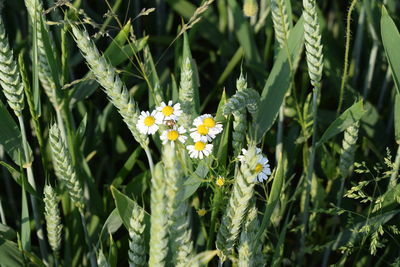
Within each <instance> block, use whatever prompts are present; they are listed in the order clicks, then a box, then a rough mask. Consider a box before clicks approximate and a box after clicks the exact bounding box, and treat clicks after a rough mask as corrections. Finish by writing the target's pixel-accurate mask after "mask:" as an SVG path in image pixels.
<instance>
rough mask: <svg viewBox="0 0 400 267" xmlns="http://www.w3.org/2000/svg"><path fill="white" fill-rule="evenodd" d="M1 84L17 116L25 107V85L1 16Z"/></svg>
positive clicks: (20, 114)
mask: <svg viewBox="0 0 400 267" xmlns="http://www.w3.org/2000/svg"><path fill="white" fill-rule="evenodd" d="M0 85H1V87H2V88H3V92H4V95H5V97H6V99H7V103H8V105H9V106H10V107H11V108H12V110H13V111H14V113H15V115H16V116H17V117H19V116H22V110H23V109H24V87H23V84H22V82H21V77H20V75H19V72H18V67H17V63H16V61H15V59H14V56H13V52H12V50H11V48H10V45H9V42H8V38H7V35H6V31H5V27H4V23H3V19H2V17H1V16H0Z"/></svg>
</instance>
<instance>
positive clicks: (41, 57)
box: [25, 0, 61, 110]
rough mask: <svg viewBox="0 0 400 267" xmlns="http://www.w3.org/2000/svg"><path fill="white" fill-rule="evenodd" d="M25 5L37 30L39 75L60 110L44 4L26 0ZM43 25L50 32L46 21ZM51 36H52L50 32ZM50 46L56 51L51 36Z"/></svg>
mask: <svg viewBox="0 0 400 267" xmlns="http://www.w3.org/2000/svg"><path fill="white" fill-rule="evenodd" d="M25 6H26V8H27V9H28V14H29V18H30V21H31V24H32V25H33V29H34V31H36V45H37V51H38V75H39V79H40V83H41V84H42V86H43V89H44V91H45V93H46V95H47V96H48V98H49V100H50V102H51V103H52V105H53V107H54V108H55V109H56V110H58V109H60V106H61V104H60V103H58V98H57V94H58V92H57V88H56V84H55V82H54V80H53V76H52V74H51V70H50V66H49V63H48V60H47V56H46V49H45V47H44V41H43V31H42V21H43V22H44V21H45V18H44V16H43V4H42V1H41V0H25ZM35 22H36V23H35ZM43 25H44V30H45V31H47V32H49V30H48V28H47V25H46V24H45V23H43ZM49 33H50V32H49ZM49 36H50V37H51V35H50V34H49ZM50 46H51V48H52V49H51V50H52V51H54V47H55V46H54V43H53V42H52V38H50Z"/></svg>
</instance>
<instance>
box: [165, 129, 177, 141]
mask: <svg viewBox="0 0 400 267" xmlns="http://www.w3.org/2000/svg"><path fill="white" fill-rule="evenodd" d="M178 137H179V133H178V131H175V130H172V131H169V132H168V134H167V138H168V140H171V141H175V140H176V139H178Z"/></svg>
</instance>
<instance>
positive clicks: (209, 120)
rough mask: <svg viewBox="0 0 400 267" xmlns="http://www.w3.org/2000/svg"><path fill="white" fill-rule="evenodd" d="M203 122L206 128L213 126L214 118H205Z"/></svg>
mask: <svg viewBox="0 0 400 267" xmlns="http://www.w3.org/2000/svg"><path fill="white" fill-rule="evenodd" d="M203 124H204V125H205V126H206V127H208V128H214V127H215V120H214V119H213V118H205V119H204V121H203Z"/></svg>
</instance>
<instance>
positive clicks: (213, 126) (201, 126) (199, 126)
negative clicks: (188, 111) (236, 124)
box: [190, 114, 222, 142]
mask: <svg viewBox="0 0 400 267" xmlns="http://www.w3.org/2000/svg"><path fill="white" fill-rule="evenodd" d="M193 125H194V126H196V128H192V129H190V131H191V133H190V137H192V138H193V140H194V141H198V140H200V141H203V142H207V141H208V142H211V141H212V140H213V139H214V138H215V136H216V135H217V134H219V133H220V132H222V124H220V123H217V122H216V121H215V118H214V117H213V116H212V115H211V114H204V115H201V116H199V117H197V118H196V119H194V121H193Z"/></svg>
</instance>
